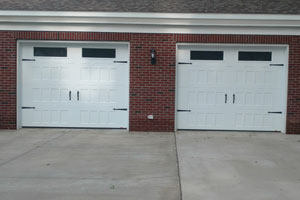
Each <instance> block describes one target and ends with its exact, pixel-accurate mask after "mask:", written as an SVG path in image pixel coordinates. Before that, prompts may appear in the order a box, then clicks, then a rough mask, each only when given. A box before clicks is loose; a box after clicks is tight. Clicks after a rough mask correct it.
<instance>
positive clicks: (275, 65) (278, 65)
mask: <svg viewBox="0 0 300 200" xmlns="http://www.w3.org/2000/svg"><path fill="white" fill-rule="evenodd" d="M270 66H271V67H283V66H284V64H270Z"/></svg>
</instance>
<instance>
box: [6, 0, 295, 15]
mask: <svg viewBox="0 0 300 200" xmlns="http://www.w3.org/2000/svg"><path fill="white" fill-rule="evenodd" d="M0 10H35V11H100V12H162V13H236V14H237V13H243V14H300V0H0Z"/></svg>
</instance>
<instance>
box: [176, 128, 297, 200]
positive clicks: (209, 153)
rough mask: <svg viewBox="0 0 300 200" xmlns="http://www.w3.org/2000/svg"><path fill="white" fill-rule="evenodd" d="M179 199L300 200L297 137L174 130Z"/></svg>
mask: <svg viewBox="0 0 300 200" xmlns="http://www.w3.org/2000/svg"><path fill="white" fill-rule="evenodd" d="M177 148H178V153H179V163H180V174H181V185H182V191H183V199H184V200H200V199H204V200H206V199H207V200H298V199H300V136H295V135H294V136H293V135H284V134H281V133H247V132H212V131H210V132H179V133H178V134H177Z"/></svg>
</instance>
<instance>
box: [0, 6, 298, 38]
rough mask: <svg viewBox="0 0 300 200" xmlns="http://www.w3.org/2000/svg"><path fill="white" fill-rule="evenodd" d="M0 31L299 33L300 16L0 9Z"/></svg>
mask: <svg viewBox="0 0 300 200" xmlns="http://www.w3.org/2000/svg"><path fill="white" fill-rule="evenodd" d="M0 30H10V31H14V30H15V31H57V30H60V31H72V32H127V33H185V34H220V33H222V34H252V35H255V34H262V35H300V15H262V14H259V15H258V14H187V13H130V12H129V13H120V12H115V13H112V12H51V11H0Z"/></svg>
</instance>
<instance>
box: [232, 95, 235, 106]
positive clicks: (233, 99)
mask: <svg viewBox="0 0 300 200" xmlns="http://www.w3.org/2000/svg"><path fill="white" fill-rule="evenodd" d="M232 103H233V104H234V103H235V94H233V97H232Z"/></svg>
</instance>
